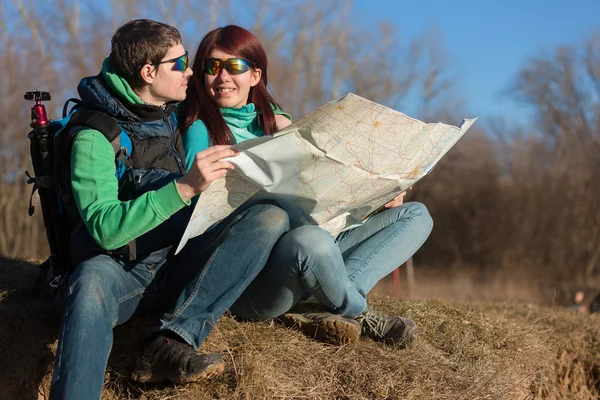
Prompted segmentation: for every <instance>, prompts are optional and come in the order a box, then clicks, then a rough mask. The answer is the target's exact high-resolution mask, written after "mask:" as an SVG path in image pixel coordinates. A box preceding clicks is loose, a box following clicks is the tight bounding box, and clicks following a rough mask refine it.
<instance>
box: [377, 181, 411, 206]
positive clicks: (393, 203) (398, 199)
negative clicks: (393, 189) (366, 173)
mask: <svg viewBox="0 0 600 400" xmlns="http://www.w3.org/2000/svg"><path fill="white" fill-rule="evenodd" d="M408 190H412V186H411V187H409V188H408ZM404 196H406V192H402V193H400V194H399V195H398V196H396V197H394V200H392V201H390V202H389V203H387V204H386V205H385V206H384V207H385V208H394V207H400V206H401V205H402V204H404Z"/></svg>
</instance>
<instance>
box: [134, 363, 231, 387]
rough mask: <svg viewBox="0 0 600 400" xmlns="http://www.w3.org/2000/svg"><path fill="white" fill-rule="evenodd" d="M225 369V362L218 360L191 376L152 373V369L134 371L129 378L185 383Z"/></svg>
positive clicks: (199, 379)
mask: <svg viewBox="0 0 600 400" xmlns="http://www.w3.org/2000/svg"><path fill="white" fill-rule="evenodd" d="M224 370H225V363H224V362H219V363H216V364H213V365H210V366H208V367H206V369H205V370H204V371H202V372H200V373H199V374H195V375H192V376H178V375H177V376H170V375H161V374H154V373H152V371H140V370H137V371H134V372H133V373H132V374H131V378H132V379H133V380H134V381H137V382H141V383H159V382H168V381H171V382H173V383H175V384H185V383H193V382H198V381H201V380H206V379H210V378H212V377H215V376H219V375H221V374H222V373H223V371H224Z"/></svg>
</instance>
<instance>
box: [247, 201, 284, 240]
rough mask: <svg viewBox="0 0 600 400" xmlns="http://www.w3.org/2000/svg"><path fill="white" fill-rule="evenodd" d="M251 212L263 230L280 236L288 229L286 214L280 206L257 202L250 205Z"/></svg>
mask: <svg viewBox="0 0 600 400" xmlns="http://www.w3.org/2000/svg"><path fill="white" fill-rule="evenodd" d="M251 212H253V213H254V215H255V216H256V217H257V218H258V220H259V223H258V224H259V226H260V228H261V229H262V230H263V231H265V232H269V233H273V234H275V235H277V236H281V235H282V234H283V233H284V232H286V231H288V230H289V227H290V220H289V217H288V214H287V212H285V211H284V210H283V209H282V208H280V207H277V206H275V205H271V204H257V205H254V206H252V207H251Z"/></svg>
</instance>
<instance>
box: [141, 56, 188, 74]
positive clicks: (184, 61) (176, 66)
mask: <svg viewBox="0 0 600 400" xmlns="http://www.w3.org/2000/svg"><path fill="white" fill-rule="evenodd" d="M167 63H173V68H171V69H172V70H173V71H180V72H183V71H185V70H186V69H187V67H188V52H187V51H186V52H185V54H184V55H182V56H179V57H175V58H171V59H170V60H164V61H160V62H157V63H156V64H150V65H159V64H167Z"/></svg>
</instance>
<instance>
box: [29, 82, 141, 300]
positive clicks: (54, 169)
mask: <svg viewBox="0 0 600 400" xmlns="http://www.w3.org/2000/svg"><path fill="white" fill-rule="evenodd" d="M25 99H26V100H30V101H35V105H34V106H33V107H32V108H31V124H30V126H31V128H32V130H31V131H30V132H29V134H28V135H27V137H28V138H29V140H30V141H31V143H30V154H31V161H32V164H33V171H34V176H31V175H30V174H29V172H28V171H25V174H26V175H27V178H28V180H27V183H29V184H33V187H32V190H31V197H30V199H29V210H28V212H29V215H30V216H31V215H33V213H34V211H35V207H34V206H33V204H32V199H33V195H34V193H35V191H36V190H37V191H38V194H39V197H40V203H41V206H42V215H43V219H44V226H45V228H46V236H47V238H48V245H49V246H50V256H49V257H48V259H46V261H44V262H43V263H42V264H41V265H40V270H39V273H38V276H37V278H36V280H35V282H34V285H33V288H32V291H33V293H34V294H36V295H40V294H42V291H43V289H44V288H45V286H46V284H47V285H48V286H50V287H51V288H52V289H57V288H60V287H61V286H62V284H63V283H64V282H65V281H66V278H67V277H68V276H69V273H70V272H71V270H72V268H73V267H74V266H73V265H71V260H70V258H71V257H70V256H71V235H72V233H73V232H74V231H75V229H77V228H78V227H79V226H77V225H78V224H83V221H81V218H78V216H77V217H74V216H72V215H68V214H69V210H71V213H72V210H73V209H74V207H73V204H74V200H73V199H72V196H70V195H69V194H70V156H71V146H72V143H73V139H72V137H70V135H69V132H70V129H68V128H69V127H72V126H81V127H88V128H91V129H94V130H97V131H99V132H101V133H102V134H103V135H104V136H105V137H106V138H107V140H108V141H109V142H110V143H111V144H112V146H113V148H114V150H115V163H116V165H117V172H116V175H117V178H118V179H120V178H122V177H123V176H124V175H125V174H126V173H128V172H131V167H132V164H131V160H130V155H131V152H132V144H131V140H130V139H129V136H127V135H126V134H125V132H123V130H122V129H121V128H120V127H119V125H118V124H117V121H116V120H115V119H114V118H111V117H109V116H108V115H106V114H103V113H101V112H99V111H94V110H87V109H85V108H84V107H83V104H82V102H81V101H80V100H78V99H69V100H67V101H66V103H65V105H64V107H63V118H62V119H60V120H49V119H48V117H47V114H46V108H45V106H44V105H43V104H42V101H49V100H51V97H50V94H49V93H47V92H42V91H35V92H27V93H26V94H25ZM71 102H72V103H74V106H73V107H72V108H71V110H70V111H69V110H68V107H69V104H70V103H71ZM134 254H135V250H134Z"/></svg>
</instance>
